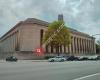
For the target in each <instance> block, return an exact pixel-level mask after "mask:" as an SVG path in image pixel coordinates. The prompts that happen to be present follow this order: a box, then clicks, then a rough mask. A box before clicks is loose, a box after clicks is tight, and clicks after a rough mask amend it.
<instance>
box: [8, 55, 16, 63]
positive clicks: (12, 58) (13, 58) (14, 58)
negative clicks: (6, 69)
mask: <svg viewBox="0 0 100 80" xmlns="http://www.w3.org/2000/svg"><path fill="white" fill-rule="evenodd" d="M17 60H18V59H17V58H16V57H14V56H10V57H7V58H6V61H12V62H17Z"/></svg>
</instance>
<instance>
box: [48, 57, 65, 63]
mask: <svg viewBox="0 0 100 80" xmlns="http://www.w3.org/2000/svg"><path fill="white" fill-rule="evenodd" d="M48 61H49V62H64V61H66V58H64V57H62V56H56V57H54V58H49V59H48Z"/></svg>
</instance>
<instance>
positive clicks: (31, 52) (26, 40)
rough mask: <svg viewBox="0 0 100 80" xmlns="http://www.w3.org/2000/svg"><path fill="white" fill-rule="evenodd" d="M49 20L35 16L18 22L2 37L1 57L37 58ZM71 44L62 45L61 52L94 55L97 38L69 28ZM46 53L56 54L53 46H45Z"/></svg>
mask: <svg viewBox="0 0 100 80" xmlns="http://www.w3.org/2000/svg"><path fill="white" fill-rule="evenodd" d="M48 24H49V23H48V22H45V21H42V20H38V19H35V18H28V19H27V20H25V21H21V22H19V23H18V24H16V25H15V26H14V27H13V28H12V29H11V30H9V31H8V32H7V33H6V34H5V35H3V36H2V37H1V38H0V58H5V57H7V56H9V55H15V56H17V57H18V58H19V59H32V58H35V57H36V55H35V51H36V48H38V47H40V46H41V44H42V37H43V34H45V31H46V28H47V26H48ZM69 30H70V32H71V44H70V45H69V46H67V47H66V48H64V46H60V50H59V52H60V53H61V54H63V53H65V54H71V55H92V54H95V53H96V45H95V38H94V37H92V36H89V35H88V34H85V33H82V32H79V31H77V30H74V29H71V28H69ZM44 51H45V54H56V49H55V48H53V46H52V45H51V46H50V45H49V46H45V48H44Z"/></svg>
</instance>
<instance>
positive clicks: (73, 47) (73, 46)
mask: <svg viewBox="0 0 100 80" xmlns="http://www.w3.org/2000/svg"><path fill="white" fill-rule="evenodd" d="M74 44H75V43H74V37H73V38H72V49H73V50H72V51H73V54H75V45H74Z"/></svg>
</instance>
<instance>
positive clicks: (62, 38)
mask: <svg viewBox="0 0 100 80" xmlns="http://www.w3.org/2000/svg"><path fill="white" fill-rule="evenodd" d="M62 24H64V22H63V21H54V22H52V23H51V24H49V26H48V28H47V31H46V32H45V35H44V38H43V43H45V42H46V41H47V40H48V39H49V38H50V36H51V35H53V34H54V32H55V31H57V29H58V28H59V27H60V26H61V25H62ZM56 34H57V35H55V36H54V37H53V38H52V40H51V41H50V42H49V43H48V44H46V45H52V46H53V47H54V48H56V52H57V53H58V55H59V49H60V46H62V45H63V46H64V49H65V47H66V46H68V45H69V44H70V43H71V36H70V31H69V30H68V28H67V27H66V26H65V25H63V28H62V29H61V30H60V31H59V32H57V33H56Z"/></svg>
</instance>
